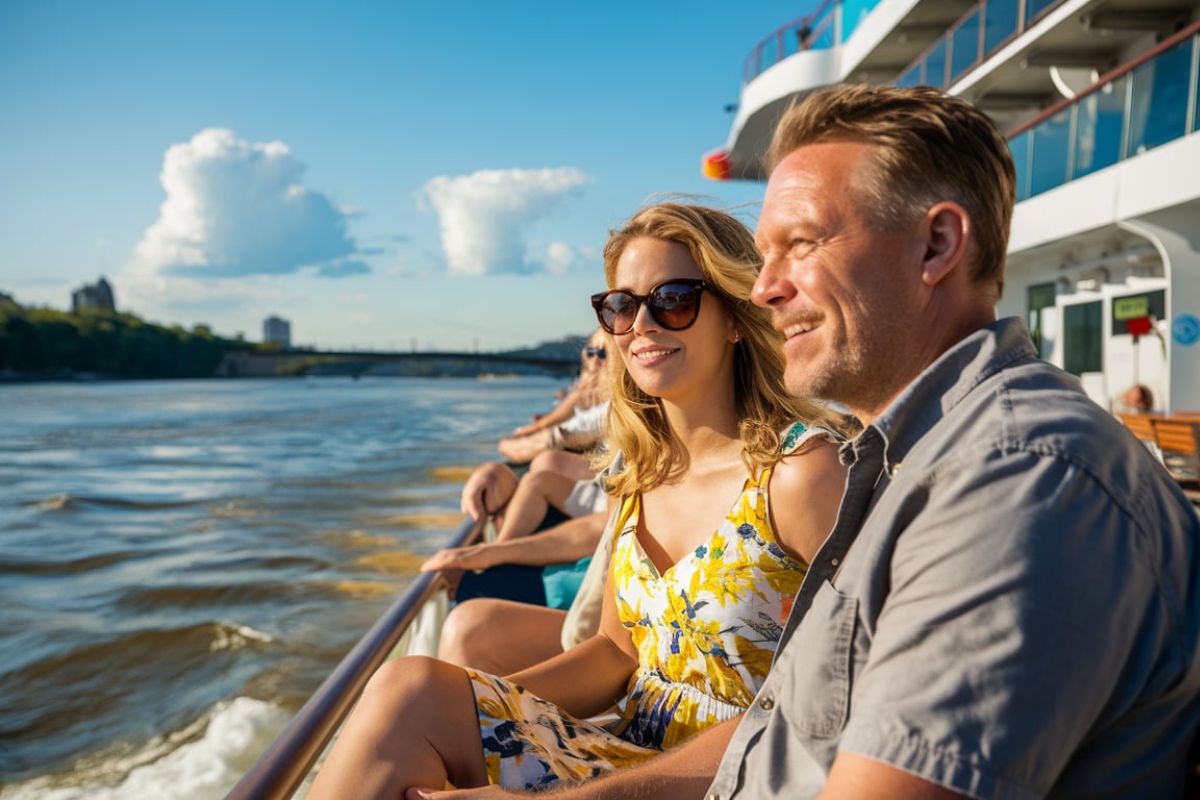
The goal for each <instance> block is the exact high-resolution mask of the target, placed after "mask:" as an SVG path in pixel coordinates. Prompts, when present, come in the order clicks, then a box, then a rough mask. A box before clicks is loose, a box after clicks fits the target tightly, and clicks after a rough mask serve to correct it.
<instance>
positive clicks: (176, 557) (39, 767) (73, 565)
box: [0, 379, 557, 800]
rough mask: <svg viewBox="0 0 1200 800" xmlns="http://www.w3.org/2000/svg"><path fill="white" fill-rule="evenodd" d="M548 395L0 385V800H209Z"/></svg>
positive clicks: (445, 528) (442, 383) (453, 386)
mask: <svg viewBox="0 0 1200 800" xmlns="http://www.w3.org/2000/svg"><path fill="white" fill-rule="evenodd" d="M556 388H557V385H556V383H555V382H553V381H550V380H537V379H527V380H519V381H504V382H498V383H492V384H488V385H487V386H486V388H482V387H481V384H479V383H478V382H476V381H469V380H417V379H390V380H385V379H364V380H361V381H348V380H346V381H343V380H340V379H328V380H325V381H323V382H319V383H317V382H314V381H307V380H294V381H293V380H275V381H255V380H247V381H163V382H112V383H103V382H97V383H88V384H39V385H5V386H0V406H2V407H3V408H4V409H5V427H6V430H5V434H6V435H5V437H3V438H2V439H0V608H3V609H4V611H3V613H2V614H0V697H3V698H5V702H3V703H0V740H2V741H3V742H4V746H3V751H4V756H3V758H0V784H2V785H3V786H4V788H2V789H0V798H3V800H10V799H11V798H22V799H24V798H40V799H41V800H60V799H61V800H66V799H67V798H82V797H88V798H118V797H119V798H133V799H134V800H140V798H161V797H172V798H198V799H199V798H217V797H222V796H223V795H224V794H225V793H226V792H227V791H228V790H229V788H230V787H231V786H232V784H233V782H234V781H236V779H237V778H238V777H239V776H240V775H241V774H242V773H243V772H244V771H245V769H246V768H247V767H248V766H249V765H250V763H252V762H253V760H254V758H255V757H256V756H257V754H258V752H259V751H260V750H261V749H262V748H263V747H264V746H265V745H266V744H267V743H268V742H269V741H270V740H271V738H272V737H273V736H274V734H275V733H276V732H277V731H278V730H279V729H280V728H281V727H282V725H283V724H284V723H285V721H286V720H287V719H288V717H289V716H290V715H291V714H292V713H294V712H295V710H296V709H298V708H299V706H300V705H301V704H302V703H303V701H304V700H305V699H306V698H307V696H308V695H309V694H310V693H311V692H312V691H313V689H315V688H316V686H317V685H318V684H319V683H320V682H321V681H322V680H323V679H324V678H325V677H326V676H327V675H328V673H329V672H330V671H331V670H332V669H333V667H334V666H335V665H336V664H337V662H338V660H340V658H341V657H342V656H343V655H344V654H345V653H346V652H347V651H348V650H349V648H350V647H351V646H352V645H353V644H354V642H355V641H356V640H357V639H358V637H359V636H361V634H362V633H363V632H364V631H366V630H367V629H368V628H369V627H370V626H371V624H372V623H373V622H374V621H375V619H376V618H377V617H378V615H379V614H380V613H382V611H383V610H384V609H385V608H386V607H387V606H388V605H389V604H390V603H391V602H392V600H393V599H394V598H395V597H396V595H397V594H398V593H399V592H401V591H403V589H404V588H405V586H406V585H407V583H408V582H409V581H410V580H411V579H412V578H413V577H414V576H415V575H416V574H417V569H418V567H419V566H420V564H421V563H422V562H423V561H424V560H425V559H426V558H427V557H428V555H429V554H430V553H432V552H433V551H434V550H436V549H437V548H438V547H440V546H441V545H442V544H443V543H444V541H445V540H446V538H447V536H448V535H449V534H450V532H452V531H453V530H454V529H456V528H457V527H458V526H459V524H460V523H461V521H462V515H461V513H460V512H459V510H458V509H459V498H458V493H459V491H458V490H459V487H460V485H461V482H462V480H464V479H465V478H466V476H467V475H468V474H469V471H470V465H472V464H478V463H480V462H483V461H486V460H494V459H496V458H497V454H496V452H495V449H494V448H495V442H496V439H497V438H498V437H499V436H501V435H503V434H505V433H507V432H508V431H510V430H511V429H512V428H513V427H515V426H516V425H518V424H521V423H523V422H526V421H527V420H528V415H529V410H530V409H531V408H534V409H537V408H545V407H549V405H550V404H551V403H552V396H553V392H554V390H555V389H556Z"/></svg>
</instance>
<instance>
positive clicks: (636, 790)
mask: <svg viewBox="0 0 1200 800" xmlns="http://www.w3.org/2000/svg"><path fill="white" fill-rule="evenodd" d="M740 719H741V717H735V718H734V719H731V720H726V721H725V722H722V723H721V724H720V725H714V726H713V727H711V728H709V729H708V730H706V731H705V732H704V733H701V734H699V735H698V736H695V737H693V738H692V739H689V740H688V741H686V742H684V743H683V744H681V745H679V746H678V747H676V748H674V749H673V750H669V751H667V752H666V753H663V754H662V755H661V756H656V757H654V758H652V759H650V760H649V761H647V762H646V763H644V764H641V765H639V766H637V767H632V768H630V769H622V770H617V771H616V772H613V773H611V774H609V775H606V776H604V777H603V778H597V779H596V780H593V781H587V782H586V783H582V784H579V785H577V786H571V787H568V788H565V789H561V790H559V791H554V792H549V793H544V792H543V793H539V794H549V795H550V796H552V797H554V798H555V799H556V800H657V799H658V798H660V797H671V798H679V800H691V799H692V798H694V800H701V799H702V798H703V797H704V793H705V791H707V790H708V787H709V785H710V784H711V783H712V780H713V777H714V776H715V775H716V774H717V766H718V765H719V764H720V763H721V757H722V756H723V755H724V754H725V748H726V747H727V746H728V745H729V740H730V739H731V738H733V732H734V731H735V730H736V729H737V725H738V721H739V720H740ZM404 796H405V798H406V800H502V798H511V797H527V796H528V795H524V794H522V793H519V792H509V791H505V790H504V789H500V788H498V787H496V786H485V787H482V788H479V789H465V790H462V791H457V792H438V791H434V790H432V789H416V788H414V789H409V790H408V791H407V792H406V793H405V795H404Z"/></svg>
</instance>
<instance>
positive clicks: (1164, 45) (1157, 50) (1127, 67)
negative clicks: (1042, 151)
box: [1005, 20, 1200, 139]
mask: <svg viewBox="0 0 1200 800" xmlns="http://www.w3.org/2000/svg"><path fill="white" fill-rule="evenodd" d="M1196 33H1200V20H1197V21H1196V22H1193V23H1192V24H1191V25H1188V26H1187V27H1186V28H1183V29H1181V30H1179V31H1177V32H1176V33H1174V34H1172V35H1171V36H1169V37H1168V38H1166V39H1163V40H1162V41H1161V42H1159V43H1158V44H1156V45H1155V46H1154V47H1151V48H1150V49H1149V50H1147V51H1146V52H1144V53H1142V54H1141V55H1139V56H1138V57H1137V58H1134V59H1131V60H1130V61H1126V62H1125V63H1124V64H1122V65H1121V66H1119V67H1117V68H1115V69H1113V70H1110V71H1109V72H1106V73H1104V74H1103V75H1101V76H1100V77H1099V78H1098V79H1097V80H1096V82H1095V83H1093V84H1092V85H1091V86H1089V87H1088V88H1086V89H1084V90H1083V91H1082V92H1079V93H1077V94H1076V95H1075V96H1074V97H1064V98H1063V99H1062V100H1059V101H1058V102H1057V103H1055V104H1054V105H1052V106H1050V107H1048V108H1045V109H1043V110H1042V111H1040V112H1039V113H1038V114H1037V116H1035V117H1033V118H1032V119H1027V120H1025V121H1024V122H1022V123H1021V124H1020V125H1018V126H1017V127H1015V128H1013V129H1012V130H1010V131H1009V132H1008V133H1007V134H1005V136H1006V137H1007V138H1009V139H1013V138H1016V137H1017V136H1020V135H1021V134H1022V133H1024V132H1025V131H1027V130H1029V129H1030V128H1033V127H1036V126H1037V125H1038V124H1039V123H1042V122H1045V121H1046V120H1047V119H1049V118H1050V117H1053V116H1054V115H1055V114H1057V113H1059V112H1060V111H1062V110H1063V109H1065V108H1069V107H1071V106H1073V105H1077V104H1078V103H1080V102H1081V101H1083V100H1084V99H1085V98H1088V97H1090V96H1091V95H1093V94H1095V93H1096V92H1098V91H1100V90H1101V89H1103V88H1104V87H1105V86H1107V85H1108V84H1110V83H1112V82H1113V81H1115V80H1117V79H1118V78H1120V77H1121V76H1122V75H1127V74H1129V73H1130V72H1133V71H1134V70H1135V69H1137V68H1138V67H1140V66H1141V65H1142V64H1145V63H1146V62H1147V61H1150V60H1152V59H1153V58H1155V57H1156V56H1160V55H1162V54H1163V53H1165V52H1166V51H1168V50H1170V49H1171V48H1172V47H1174V46H1175V45H1177V44H1179V43H1180V42H1182V41H1183V40H1184V39H1187V38H1188V37H1190V36H1192V35H1194V34H1196Z"/></svg>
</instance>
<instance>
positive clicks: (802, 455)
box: [770, 428, 847, 503]
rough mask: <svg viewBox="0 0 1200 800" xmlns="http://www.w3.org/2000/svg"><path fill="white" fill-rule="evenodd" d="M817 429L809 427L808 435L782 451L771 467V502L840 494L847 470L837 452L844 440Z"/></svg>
mask: <svg viewBox="0 0 1200 800" xmlns="http://www.w3.org/2000/svg"><path fill="white" fill-rule="evenodd" d="M817 430H818V429H813V428H809V431H811V432H812V433H811V435H809V436H807V437H805V438H804V439H803V441H800V442H797V443H796V444H795V445H794V446H793V447H791V448H789V449H785V450H784V453H783V456H782V457H781V458H780V459H779V462H778V463H776V464H775V467H774V469H773V470H772V475H771V482H770V491H771V496H772V501H773V502H775V503H778V502H779V501H787V500H789V499H803V498H804V497H806V496H810V494H811V493H812V492H814V491H821V490H832V489H834V488H836V489H837V490H838V491H839V492H840V491H841V489H842V486H843V484H844V483H845V478H846V469H847V468H846V467H845V466H844V465H843V464H842V462H841V460H840V458H839V456H838V451H839V449H840V448H841V444H842V442H843V441H844V440H843V439H842V438H841V437H840V436H838V434H836V433H832V432H823V433H828V434H829V435H828V436H826V435H820V434H819V433H817Z"/></svg>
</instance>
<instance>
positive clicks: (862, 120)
mask: <svg viewBox="0 0 1200 800" xmlns="http://www.w3.org/2000/svg"><path fill="white" fill-rule="evenodd" d="M833 141H849V142H861V143H863V144H868V145H872V151H871V165H870V170H869V174H868V175H866V176H864V178H865V180H864V181H863V183H864V184H865V185H860V186H859V187H857V189H858V191H859V192H861V199H862V200H863V201H864V202H865V203H866V204H868V206H869V207H870V209H871V211H872V212H873V213H874V216H875V218H876V222H877V223H879V224H880V225H882V226H885V227H887V228H889V229H892V230H894V229H896V228H900V227H905V226H908V225H911V224H913V223H914V222H915V221H916V220H917V219H918V218H919V217H920V216H921V215H922V214H924V213H925V212H926V211H928V210H929V208H930V207H931V206H933V205H934V204H935V203H938V202H940V201H943V200H952V201H954V202H955V203H958V204H959V205H961V206H962V207H963V208H964V209H965V210H966V212H967V214H968V216H969V217H970V219H971V224H972V227H973V231H974V247H973V248H972V251H971V252H970V253H969V258H970V259H971V276H972V278H973V279H974V280H975V281H976V282H977V283H988V284H990V283H994V284H995V286H996V296H997V297H999V294H1000V291H1001V290H1002V289H1003V288H1004V260H1005V255H1006V253H1007V249H1008V231H1009V226H1010V225H1011V224H1012V209H1013V203H1014V202H1015V196H1016V173H1015V170H1014V169H1013V160H1012V155H1011V154H1010V153H1009V150H1008V142H1007V141H1006V140H1005V139H1004V136H1003V135H1002V134H1001V133H1000V131H999V129H997V128H996V125H995V123H993V122H992V120H991V119H990V118H989V117H988V116H987V115H986V114H984V113H983V112H981V111H980V110H979V109H977V108H975V107H974V106H973V105H971V104H970V103H968V102H967V101H966V100H963V99H961V98H958V97H952V96H950V95H947V94H945V93H943V92H940V91H938V90H936V89H931V88H929V87H926V86H917V87H912V88H904V89H901V88H897V87H892V86H867V85H857V86H834V87H830V88H827V89H821V90H819V91H816V92H813V93H812V94H810V95H808V96H807V97H806V98H804V99H803V100H802V101H800V102H798V103H796V104H795V105H793V106H792V107H791V108H789V109H788V110H787V111H786V112H785V113H784V115H783V118H782V119H780V121H779V125H778V126H777V127H776V128H775V135H774V137H773V139H772V141H771V147H770V149H769V150H768V152H767V157H766V166H767V169H768V171H770V170H774V169H775V167H776V166H778V164H779V162H780V161H782V160H783V159H785V158H787V156H788V155H789V154H791V153H792V152H793V151H795V150H797V149H798V148H800V147H803V146H805V145H809V144H817V143H819V142H833Z"/></svg>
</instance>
